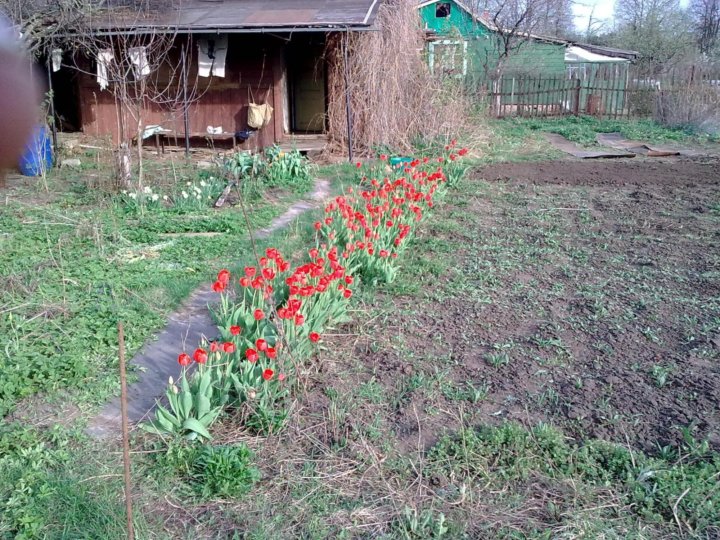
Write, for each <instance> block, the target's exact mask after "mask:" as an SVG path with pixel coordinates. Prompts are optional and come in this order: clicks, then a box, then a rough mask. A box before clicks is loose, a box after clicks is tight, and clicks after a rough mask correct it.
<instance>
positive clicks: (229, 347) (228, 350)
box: [223, 341, 235, 354]
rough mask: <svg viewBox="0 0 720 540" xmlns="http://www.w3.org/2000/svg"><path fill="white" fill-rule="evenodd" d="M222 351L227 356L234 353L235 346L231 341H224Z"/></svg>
mask: <svg viewBox="0 0 720 540" xmlns="http://www.w3.org/2000/svg"><path fill="white" fill-rule="evenodd" d="M223 351H225V352H226V353H228V354H230V353H234V352H235V344H234V343H233V342H231V341H226V342H225V343H223Z"/></svg>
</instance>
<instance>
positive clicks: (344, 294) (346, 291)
mask: <svg viewBox="0 0 720 540" xmlns="http://www.w3.org/2000/svg"><path fill="white" fill-rule="evenodd" d="M343 296H344V297H345V298H350V297H351V296H352V291H351V290H350V289H345V290H344V291H343Z"/></svg>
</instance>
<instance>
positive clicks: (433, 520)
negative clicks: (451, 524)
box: [393, 507, 450, 540]
mask: <svg viewBox="0 0 720 540" xmlns="http://www.w3.org/2000/svg"><path fill="white" fill-rule="evenodd" d="M393 529H394V532H395V534H396V535H397V537H399V538H403V539H405V540H416V539H417V540H421V539H422V540H424V539H439V538H446V534H447V533H448V532H449V530H450V529H449V528H448V526H447V524H446V522H445V515H444V514H443V513H436V512H433V511H432V510H422V511H421V512H418V511H417V509H415V508H409V507H405V509H404V511H403V515H402V518H400V519H398V521H397V522H396V523H395V525H394V527H393Z"/></svg>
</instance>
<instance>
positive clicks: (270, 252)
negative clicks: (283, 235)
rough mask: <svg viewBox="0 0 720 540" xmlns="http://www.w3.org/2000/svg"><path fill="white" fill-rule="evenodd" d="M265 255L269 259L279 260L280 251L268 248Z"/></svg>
mask: <svg viewBox="0 0 720 540" xmlns="http://www.w3.org/2000/svg"><path fill="white" fill-rule="evenodd" d="M265 255H267V258H268V259H277V258H278V255H279V253H278V250H277V249H275V248H267V249H266V250H265Z"/></svg>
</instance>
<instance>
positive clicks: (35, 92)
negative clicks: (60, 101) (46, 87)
mask: <svg viewBox="0 0 720 540" xmlns="http://www.w3.org/2000/svg"><path fill="white" fill-rule="evenodd" d="M39 105H40V89H39V88H38V85H37V84H36V82H35V81H34V77H33V67H32V63H31V62H30V60H29V59H28V58H27V57H26V56H25V55H24V54H23V52H22V49H21V47H20V44H19V43H18V42H17V41H16V40H15V37H14V35H13V32H12V29H11V27H10V26H9V23H8V22H7V21H6V20H5V19H4V18H3V17H2V16H0V170H2V169H6V168H9V167H14V166H15V165H16V164H17V162H18V158H19V156H20V154H21V152H22V150H23V147H24V146H25V144H26V143H27V141H28V139H29V137H30V133H31V131H32V127H33V126H34V125H35V124H36V123H37V121H38V117H39V114H40V109H39ZM0 174H2V173H0Z"/></svg>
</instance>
